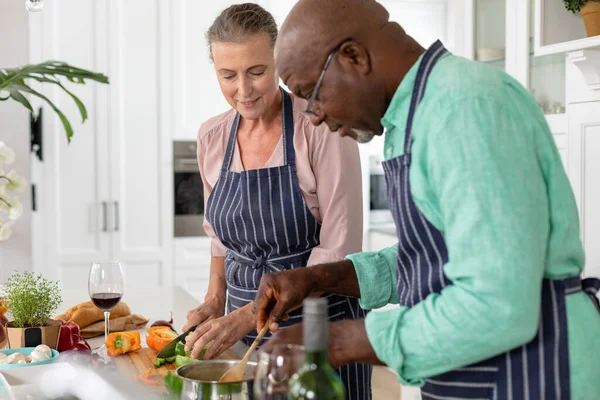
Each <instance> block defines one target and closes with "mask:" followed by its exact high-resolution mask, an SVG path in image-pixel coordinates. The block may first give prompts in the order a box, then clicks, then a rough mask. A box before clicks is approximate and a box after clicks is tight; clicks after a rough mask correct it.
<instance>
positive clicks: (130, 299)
mask: <svg viewBox="0 0 600 400" xmlns="http://www.w3.org/2000/svg"><path fill="white" fill-rule="evenodd" d="M202 297H204V296H202ZM89 300H90V297H89V294H88V292H87V290H65V291H63V303H62V305H61V307H60V308H59V310H58V312H57V315H58V314H61V313H63V312H64V311H66V310H67V309H69V308H70V307H73V306H74V305H77V304H79V303H83V302H86V301H89ZM122 301H124V302H126V303H127V305H129V308H130V309H131V312H132V313H134V314H139V315H141V316H143V317H146V318H148V319H149V321H148V324H147V325H146V326H145V327H143V328H142V329H139V330H138V331H139V332H140V335H141V337H142V345H143V346H145V345H146V342H145V336H146V329H147V328H148V327H149V326H150V325H151V324H152V322H154V321H157V320H167V321H168V320H169V319H170V316H171V312H173V327H174V328H175V329H176V330H177V331H178V332H179V333H181V332H182V328H183V326H184V325H185V322H186V321H187V317H186V315H187V312H188V311H189V310H191V309H193V308H195V307H197V306H198V305H199V304H200V302H198V300H197V299H195V298H194V297H192V296H191V295H190V294H189V293H188V292H187V291H186V290H185V289H183V288H182V287H180V286H169V287H165V288H153V289H132V290H125V293H124V294H123V298H122ZM103 340H104V336H98V337H95V338H92V339H88V343H89V344H90V346H92V348H96V347H99V346H101V345H102V342H103ZM247 349H248V346H246V345H245V344H244V343H242V342H238V343H236V344H235V345H234V346H233V347H232V350H233V351H234V352H235V353H236V354H238V355H240V357H242V356H243V355H244V354H245V352H246V350H247Z"/></svg>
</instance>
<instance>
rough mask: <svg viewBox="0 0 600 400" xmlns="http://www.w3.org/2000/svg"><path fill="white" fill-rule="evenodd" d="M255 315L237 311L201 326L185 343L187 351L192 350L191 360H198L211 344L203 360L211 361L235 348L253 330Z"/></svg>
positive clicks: (242, 310) (241, 310) (240, 310)
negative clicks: (203, 350)
mask: <svg viewBox="0 0 600 400" xmlns="http://www.w3.org/2000/svg"><path fill="white" fill-rule="evenodd" d="M253 321H254V315H253V314H252V313H248V312H247V311H246V310H244V309H239V310H235V311H233V312H231V313H229V314H227V315H226V316H224V317H221V318H216V319H211V320H210V321H208V322H205V323H203V324H202V325H199V326H198V327H197V328H196V330H195V331H194V333H192V334H191V335H190V336H189V337H188V338H187V339H186V343H185V351H190V350H192V354H191V356H190V357H191V358H198V356H199V355H200V353H201V352H202V349H204V347H206V345H207V344H209V343H210V342H212V343H211V345H210V346H209V347H208V349H207V350H206V353H205V354H204V357H203V359H204V360H210V359H213V358H215V357H217V356H219V355H220V354H221V353H223V352H224V351H225V350H227V349H229V348H230V347H231V346H233V345H234V344H235V343H236V342H237V341H238V340H240V339H242V338H243V337H244V336H246V335H247V334H248V333H249V332H250V331H251V330H252V325H253Z"/></svg>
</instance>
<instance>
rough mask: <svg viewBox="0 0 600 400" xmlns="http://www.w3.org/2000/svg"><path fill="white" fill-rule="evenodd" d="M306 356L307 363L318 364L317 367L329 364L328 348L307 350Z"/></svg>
mask: <svg viewBox="0 0 600 400" xmlns="http://www.w3.org/2000/svg"><path fill="white" fill-rule="evenodd" d="M305 358H306V363H307V364H311V365H316V366H317V367H322V366H325V365H329V359H328V358H327V350H319V351H307V352H306V354H305Z"/></svg>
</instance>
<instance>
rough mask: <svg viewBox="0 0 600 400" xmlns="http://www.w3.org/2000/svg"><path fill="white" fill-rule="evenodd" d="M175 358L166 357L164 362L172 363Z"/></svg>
mask: <svg viewBox="0 0 600 400" xmlns="http://www.w3.org/2000/svg"><path fill="white" fill-rule="evenodd" d="M176 358H177V356H173V357H168V358H167V359H166V360H165V362H166V363H167V364H172V363H174V362H175V359H176Z"/></svg>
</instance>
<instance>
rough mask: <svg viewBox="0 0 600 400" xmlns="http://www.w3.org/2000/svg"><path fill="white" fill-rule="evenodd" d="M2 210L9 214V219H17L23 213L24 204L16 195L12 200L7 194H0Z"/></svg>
mask: <svg viewBox="0 0 600 400" xmlns="http://www.w3.org/2000/svg"><path fill="white" fill-rule="evenodd" d="M0 211H4V212H5V213H6V214H8V219H10V220H13V221H16V220H17V219H19V217H20V216H21V214H23V205H22V204H21V202H20V201H19V199H17V198H16V197H15V198H14V199H12V200H11V199H10V198H8V197H7V196H0Z"/></svg>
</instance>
